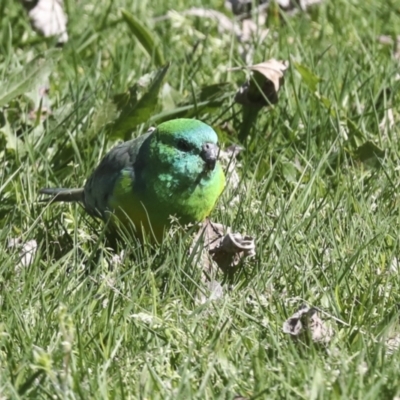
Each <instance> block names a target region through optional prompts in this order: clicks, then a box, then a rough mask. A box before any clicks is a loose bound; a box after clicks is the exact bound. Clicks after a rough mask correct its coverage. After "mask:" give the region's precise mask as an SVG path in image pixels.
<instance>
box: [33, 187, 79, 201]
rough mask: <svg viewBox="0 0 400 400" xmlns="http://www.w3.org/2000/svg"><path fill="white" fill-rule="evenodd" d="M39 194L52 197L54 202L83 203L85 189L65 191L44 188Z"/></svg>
mask: <svg viewBox="0 0 400 400" xmlns="http://www.w3.org/2000/svg"><path fill="white" fill-rule="evenodd" d="M39 193H41V194H47V195H49V196H52V198H51V199H50V201H51V202H53V201H68V202H82V203H83V188H81V189H64V188H44V189H40V191H39Z"/></svg>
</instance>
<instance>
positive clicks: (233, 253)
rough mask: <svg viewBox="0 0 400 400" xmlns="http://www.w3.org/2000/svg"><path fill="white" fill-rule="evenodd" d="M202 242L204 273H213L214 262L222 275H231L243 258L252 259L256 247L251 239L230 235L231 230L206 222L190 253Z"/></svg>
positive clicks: (238, 234) (249, 237)
mask: <svg viewBox="0 0 400 400" xmlns="http://www.w3.org/2000/svg"><path fill="white" fill-rule="evenodd" d="M201 240H203V241H204V245H203V246H202V251H203V252H202V259H201V264H202V267H203V270H204V271H206V272H209V273H211V272H213V270H215V268H214V262H215V263H216V264H217V266H218V268H220V269H221V270H222V271H223V272H224V273H229V274H233V273H234V272H235V271H236V268H237V267H238V265H239V264H240V261H241V260H243V259H244V258H248V257H254V256H255V254H256V245H255V240H254V238H253V237H251V236H248V235H244V236H243V235H242V234H240V233H232V232H231V228H229V227H226V226H224V225H222V224H217V223H214V222H211V221H210V220H206V221H205V222H204V223H203V224H202V226H201V228H200V229H199V231H198V232H197V234H196V237H195V239H194V241H193V243H194V246H193V247H192V248H191V251H190V252H191V253H192V252H193V251H194V250H195V249H196V247H197V246H196V245H197V244H198V243H199V241H201Z"/></svg>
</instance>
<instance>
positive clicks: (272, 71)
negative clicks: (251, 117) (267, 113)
mask: <svg viewBox="0 0 400 400" xmlns="http://www.w3.org/2000/svg"><path fill="white" fill-rule="evenodd" d="M288 67H289V64H288V62H287V61H278V60H275V59H274V58H272V59H271V60H268V61H264V62H262V63H260V64H255V65H250V66H248V67H245V69H247V70H249V71H251V72H252V73H253V79H249V80H248V81H247V82H246V83H245V84H244V85H242V86H241V87H240V88H239V90H238V92H237V93H236V96H235V101H236V102H237V103H239V104H243V105H252V106H255V107H259V108H261V107H264V106H266V105H269V104H275V103H277V102H278V92H279V90H280V88H281V87H282V85H283V83H284V73H285V71H286V70H287V69H288ZM242 69H243V68H233V69H232V70H234V71H236V70H242Z"/></svg>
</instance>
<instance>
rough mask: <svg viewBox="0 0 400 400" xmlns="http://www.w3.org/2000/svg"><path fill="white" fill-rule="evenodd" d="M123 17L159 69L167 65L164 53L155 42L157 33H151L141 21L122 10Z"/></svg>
mask: <svg viewBox="0 0 400 400" xmlns="http://www.w3.org/2000/svg"><path fill="white" fill-rule="evenodd" d="M121 12H122V17H123V19H124V20H125V22H126V23H127V25H128V27H129V29H130V30H131V32H132V33H133V35H134V36H135V37H136V39H137V40H138V41H139V42H140V44H141V45H142V46H143V48H144V49H145V50H146V52H147V53H148V54H149V56H150V57H151V58H152V59H153V60H154V64H155V65H156V66H158V67H160V66H161V65H164V64H165V61H164V56H163V53H162V51H161V49H160V47H159V46H158V44H157V40H155V37H156V36H155V33H154V32H151V31H150V30H149V29H148V28H147V27H146V26H145V25H143V23H142V22H141V21H139V20H138V19H137V18H136V17H134V16H133V15H132V14H131V13H129V12H128V11H126V10H122V11H121Z"/></svg>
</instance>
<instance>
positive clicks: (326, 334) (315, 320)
mask: <svg viewBox="0 0 400 400" xmlns="http://www.w3.org/2000/svg"><path fill="white" fill-rule="evenodd" d="M283 332H284V333H288V334H289V335H291V336H292V338H295V339H298V338H304V337H307V336H308V337H310V338H311V340H312V341H313V342H314V343H321V344H328V343H329V342H330V341H331V339H332V336H333V330H332V328H331V327H329V326H327V325H326V324H325V322H324V321H322V319H321V318H320V317H319V315H318V311H317V309H316V308H313V307H309V306H307V305H305V304H303V305H302V306H301V307H300V309H299V310H298V311H297V312H295V313H294V314H293V315H292V316H291V317H290V318H288V319H287V320H286V321H285V322H284V324H283Z"/></svg>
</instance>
